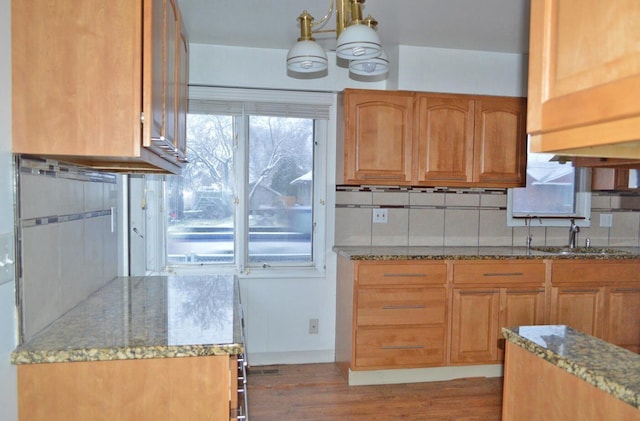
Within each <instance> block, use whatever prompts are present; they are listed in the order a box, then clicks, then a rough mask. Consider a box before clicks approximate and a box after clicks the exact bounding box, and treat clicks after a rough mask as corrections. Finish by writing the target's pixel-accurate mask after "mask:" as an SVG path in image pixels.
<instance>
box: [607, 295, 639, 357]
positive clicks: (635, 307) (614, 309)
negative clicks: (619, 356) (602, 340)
mask: <svg viewBox="0 0 640 421" xmlns="http://www.w3.org/2000/svg"><path fill="white" fill-rule="evenodd" d="M605 306H606V307H607V310H608V311H607V317H606V319H605V323H606V325H605V330H606V332H607V341H608V342H611V343H613V344H616V345H618V346H621V347H623V348H626V349H628V350H629V351H633V352H635V353H639V354H640V285H636V286H635V287H613V288H611V289H608V290H607V294H606V302H605Z"/></svg>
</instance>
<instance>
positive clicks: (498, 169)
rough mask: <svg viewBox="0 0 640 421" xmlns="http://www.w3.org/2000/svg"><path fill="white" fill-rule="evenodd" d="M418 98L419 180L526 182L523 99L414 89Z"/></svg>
mask: <svg viewBox="0 0 640 421" xmlns="http://www.w3.org/2000/svg"><path fill="white" fill-rule="evenodd" d="M416 101H417V105H416V114H417V123H416V125H417V131H418V135H417V143H418V153H417V162H415V163H414V166H415V168H417V182H418V184H426V185H434V186H454V187H455V186H468V185H477V186H494V187H499V186H503V187H511V186H522V185H524V182H525V178H524V177H525V170H526V141H525V138H526V137H525V108H526V103H525V100H524V99H521V98H504V97H473V96H464V95H446V96H445V95H437V94H416Z"/></svg>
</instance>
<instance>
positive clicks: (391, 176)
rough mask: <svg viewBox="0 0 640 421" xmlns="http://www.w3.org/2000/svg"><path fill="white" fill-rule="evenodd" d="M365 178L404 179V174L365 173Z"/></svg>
mask: <svg viewBox="0 0 640 421" xmlns="http://www.w3.org/2000/svg"><path fill="white" fill-rule="evenodd" d="M362 178H363V179H365V180H400V179H404V175H366V174H365V175H363V176H362Z"/></svg>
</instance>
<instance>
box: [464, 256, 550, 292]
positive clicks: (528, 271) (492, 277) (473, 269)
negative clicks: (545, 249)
mask: <svg viewBox="0 0 640 421" xmlns="http://www.w3.org/2000/svg"><path fill="white" fill-rule="evenodd" d="M544 278H545V264H544V263H543V262H518V261H512V260H499V261H491V262H483V261H479V262H455V263H454V264H453V283H454V284H476V285H479V284H486V285H491V286H500V285H505V284H515V285H519V284H524V283H526V284H540V285H542V284H544Z"/></svg>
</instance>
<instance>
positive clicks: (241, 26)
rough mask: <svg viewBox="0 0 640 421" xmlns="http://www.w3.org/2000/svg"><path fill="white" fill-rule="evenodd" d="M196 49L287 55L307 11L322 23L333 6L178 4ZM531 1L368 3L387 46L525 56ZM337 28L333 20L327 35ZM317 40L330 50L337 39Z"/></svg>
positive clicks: (307, 2)
mask: <svg viewBox="0 0 640 421" xmlns="http://www.w3.org/2000/svg"><path fill="white" fill-rule="evenodd" d="M179 4H180V7H181V9H182V13H183V19H184V22H185V26H186V28H187V33H188V35H189V41H190V42H191V43H202V44H218V45H231V46H241V47H255V48H276V49H286V50H288V49H289V48H290V47H291V45H293V43H294V42H295V41H296V39H297V38H298V37H299V36H300V29H299V25H298V22H297V20H296V18H297V17H298V16H299V15H300V13H301V12H302V11H303V10H307V11H308V12H309V13H310V14H311V15H313V16H314V17H315V18H316V21H318V20H320V19H321V18H322V17H323V16H325V15H326V14H327V11H328V10H329V5H330V0H241V1H239V0H179ZM529 4H530V0H393V1H391V0H366V3H365V4H364V6H363V12H362V13H363V16H365V17H366V16H367V15H369V14H370V15H372V16H373V17H374V18H375V19H376V20H377V21H378V22H379V24H378V29H377V32H378V35H380V38H381V40H382V43H383V46H392V45H407V46H423V47H435V48H450V49H462V50H480V51H493V52H505V53H526V52H527V51H528V37H529V35H528V34H529V30H528V28H529ZM334 28H335V16H332V17H331V19H330V20H329V22H328V23H327V24H326V25H325V28H324V29H334ZM315 37H316V39H317V40H318V41H319V42H321V43H322V44H324V47H325V48H327V49H331V48H333V47H335V34H333V33H331V34H318V35H316V36H315Z"/></svg>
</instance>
